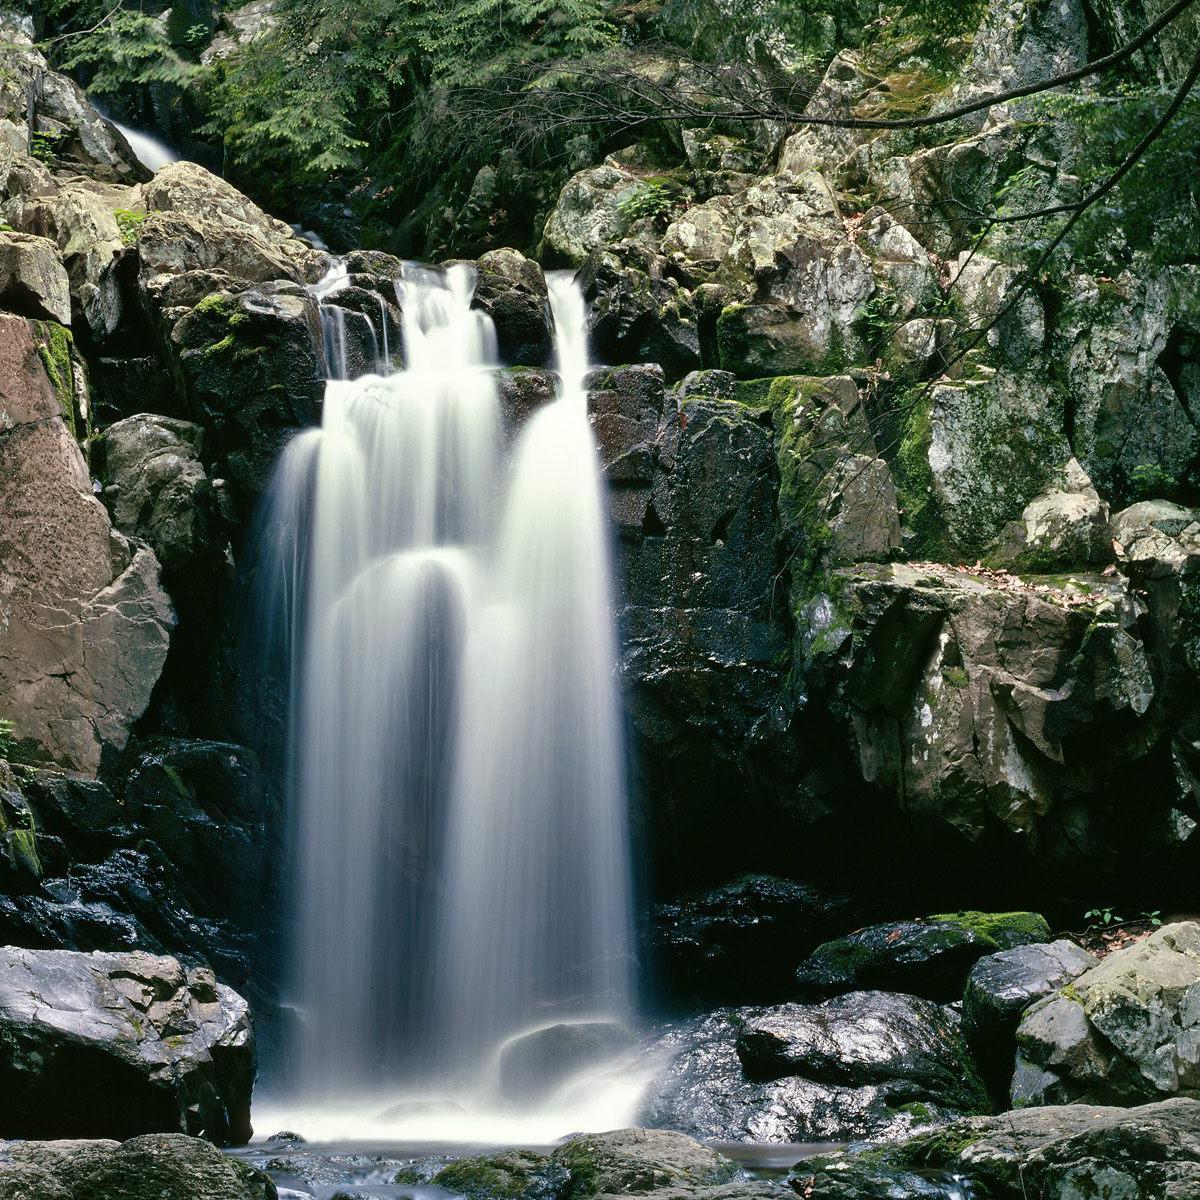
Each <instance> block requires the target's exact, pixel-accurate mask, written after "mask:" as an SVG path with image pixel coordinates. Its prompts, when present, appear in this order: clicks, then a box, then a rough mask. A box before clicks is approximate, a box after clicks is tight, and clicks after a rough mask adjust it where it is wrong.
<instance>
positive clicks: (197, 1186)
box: [0, 1133, 277, 1200]
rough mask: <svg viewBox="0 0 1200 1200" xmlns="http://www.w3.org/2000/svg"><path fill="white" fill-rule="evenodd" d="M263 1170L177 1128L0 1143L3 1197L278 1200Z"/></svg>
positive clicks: (35, 1199)
mask: <svg viewBox="0 0 1200 1200" xmlns="http://www.w3.org/2000/svg"><path fill="white" fill-rule="evenodd" d="M276 1195H277V1191H276V1188H275V1185H274V1183H272V1182H271V1180H270V1178H268V1176H267V1175H265V1174H264V1173H263V1172H262V1171H259V1170H258V1169H256V1168H255V1167H252V1166H250V1165H249V1164H248V1163H244V1162H241V1161H240V1160H238V1159H236V1158H230V1157H229V1156H228V1155H225V1154H222V1153H221V1151H220V1150H218V1149H217V1148H216V1147H215V1146H213V1145H212V1144H211V1143H209V1142H205V1141H201V1140H200V1139H199V1138H194V1137H187V1136H185V1135H183V1134H177V1133H158V1134H146V1135H144V1136H142V1137H135V1138H131V1139H130V1140H129V1141H127V1142H125V1143H124V1144H123V1145H120V1144H118V1143H117V1142H115V1141H54V1142H0V1197H2V1198H3V1200H275V1198H276Z"/></svg>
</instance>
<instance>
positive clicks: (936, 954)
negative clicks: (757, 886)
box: [795, 912, 1050, 1001]
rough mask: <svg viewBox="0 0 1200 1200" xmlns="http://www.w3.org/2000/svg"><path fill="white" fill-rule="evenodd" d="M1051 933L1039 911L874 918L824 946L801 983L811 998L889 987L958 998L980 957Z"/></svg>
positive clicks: (805, 967) (804, 967)
mask: <svg viewBox="0 0 1200 1200" xmlns="http://www.w3.org/2000/svg"><path fill="white" fill-rule="evenodd" d="M1049 936H1050V927H1049V926H1048V925H1047V924H1046V921H1045V918H1044V917H1041V916H1039V915H1038V914H1037V913H979V912H968V913H947V914H944V915H942V916H936V917H929V918H926V919H925V920H919V921H901V922H898V923H895V924H886V925H872V926H869V927H868V928H866V929H861V930H859V931H858V932H857V933H851V934H848V935H847V936H846V937H843V938H838V939H837V940H836V941H832V942H825V943H824V944H823V945H820V946H818V947H817V948H816V949H815V950H814V951H813V952H812V954H811V955H810V956H809V957H808V958H807V959H806V960H805V961H804V962H802V963H801V964H800V966H799V967H798V968H797V971H796V984H795V986H796V990H797V992H798V994H799V995H801V996H803V997H817V996H829V995H835V994H837V993H839V992H848V991H855V990H857V989H860V988H888V989H895V990H896V991H902V992H909V993H912V994H913V995H916V996H925V997H928V998H929V999H931V1000H939V1001H949V1000H956V999H958V997H959V996H961V995H962V988H963V983H964V981H965V979H966V977H967V972H968V971H970V969H971V967H972V965H973V964H974V963H975V962H976V961H977V960H978V959H979V958H982V957H983V956H984V955H987V954H994V953H995V952H996V951H997V950H1006V949H1009V948H1011V947H1013V946H1021V945H1025V944H1027V943H1030V942H1039V941H1045V940H1046V939H1047V938H1048V937H1049Z"/></svg>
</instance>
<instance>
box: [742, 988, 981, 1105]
mask: <svg viewBox="0 0 1200 1200" xmlns="http://www.w3.org/2000/svg"><path fill="white" fill-rule="evenodd" d="M737 1054H738V1058H739V1059H740V1060H741V1063H742V1067H743V1068H744V1070H745V1072H746V1075H747V1077H748V1078H750V1079H754V1080H758V1081H760V1082H767V1081H770V1080H774V1079H783V1078H786V1077H787V1076H789V1075H801V1076H804V1077H805V1078H807V1079H813V1080H817V1081H819V1082H823V1083H841V1084H846V1085H849V1086H852V1087H862V1086H863V1085H865V1084H884V1083H896V1082H899V1083H901V1084H903V1085H905V1086H908V1087H911V1088H912V1090H913V1093H914V1095H916V1094H918V1093H919V1094H920V1095H921V1096H923V1097H925V1098H927V1099H933V1100H935V1101H936V1102H938V1103H939V1104H941V1105H942V1106H944V1107H946V1108H952V1109H957V1110H959V1111H961V1112H971V1111H977V1110H980V1109H983V1108H986V1107H987V1098H986V1096H985V1094H984V1091H983V1087H982V1084H981V1082H980V1080H979V1077H978V1075H977V1074H976V1072H975V1067H974V1064H973V1063H972V1062H971V1058H970V1055H969V1053H968V1051H967V1047H966V1043H965V1042H964V1041H963V1039H962V1035H961V1033H960V1030H959V1022H958V1019H957V1017H955V1016H954V1015H953V1014H952V1013H950V1012H949V1011H948V1010H946V1009H944V1008H942V1006H941V1005H939V1004H935V1003H934V1002H933V1001H931V1000H922V999H920V998H919V997H916V996H906V995H898V994H895V993H892V992H851V993H849V994H847V995H845V996H838V997H836V998H834V999H832V1000H826V1001H825V1002H824V1003H822V1004H812V1005H804V1004H784V1005H781V1006H780V1007H778V1008H773V1009H768V1010H767V1011H766V1012H765V1013H762V1014H761V1015H759V1016H756V1017H751V1018H749V1019H748V1020H746V1022H745V1023H744V1024H743V1026H742V1028H741V1031H740V1032H739V1033H738V1038H737Z"/></svg>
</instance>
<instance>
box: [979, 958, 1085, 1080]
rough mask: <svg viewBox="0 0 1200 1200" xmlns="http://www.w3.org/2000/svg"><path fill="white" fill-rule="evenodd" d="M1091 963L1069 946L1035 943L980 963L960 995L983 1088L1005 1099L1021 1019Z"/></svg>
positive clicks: (1080, 973)
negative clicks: (981, 1075) (1036, 1002)
mask: <svg viewBox="0 0 1200 1200" xmlns="http://www.w3.org/2000/svg"><path fill="white" fill-rule="evenodd" d="M1095 965H1096V959H1095V958H1094V957H1093V956H1092V955H1091V954H1089V953H1088V952H1087V951H1086V950H1083V949H1081V948H1080V947H1079V946H1077V945H1075V943H1074V942H1069V941H1066V940H1065V939H1060V940H1059V941H1056V942H1046V943H1034V944H1031V945H1026V946H1017V947H1015V948H1013V949H1011V950H1001V951H1000V952H999V953H997V954H989V955H988V956H987V957H986V958H981V959H980V960H979V961H978V962H977V963H976V964H975V965H974V966H973V967H972V968H971V974H970V975H969V976H968V977H967V986H966V990H965V991H964V992H963V1008H962V1014H963V1034H964V1035H965V1036H966V1039H967V1044H968V1045H969V1046H970V1047H971V1051H972V1053H973V1054H974V1055H975V1061H976V1062H977V1063H978V1064H979V1067H980V1070H981V1071H982V1073H983V1075H984V1078H985V1080H986V1081H987V1084H988V1087H989V1089H990V1090H991V1092H992V1094H993V1095H994V1096H996V1097H997V1098H998V1099H1000V1100H1002V1101H1003V1100H1005V1099H1007V1096H1008V1089H1009V1084H1010V1083H1011V1082H1012V1069H1013V1058H1014V1056H1015V1054H1016V1049H1017V1038H1016V1035H1017V1025H1018V1024H1019V1023H1020V1020H1021V1014H1022V1013H1023V1012H1024V1011H1025V1010H1026V1009H1027V1008H1028V1007H1029V1006H1030V1005H1031V1004H1033V1003H1034V1002H1035V1001H1037V1000H1040V999H1042V997H1043V996H1048V995H1050V994H1051V993H1052V992H1056V991H1058V990H1059V989H1060V988H1062V987H1063V986H1064V985H1066V984H1068V983H1070V982H1071V981H1072V980H1073V979H1075V978H1076V977H1077V976H1079V975H1082V974H1083V973H1084V971H1087V970H1089V969H1090V968H1091V967H1094V966H1095Z"/></svg>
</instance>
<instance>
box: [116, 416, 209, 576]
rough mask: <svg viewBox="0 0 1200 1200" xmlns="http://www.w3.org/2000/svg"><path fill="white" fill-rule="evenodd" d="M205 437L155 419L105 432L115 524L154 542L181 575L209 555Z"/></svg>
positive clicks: (133, 420) (183, 424) (194, 428)
mask: <svg viewBox="0 0 1200 1200" xmlns="http://www.w3.org/2000/svg"><path fill="white" fill-rule="evenodd" d="M203 432H204V431H203V430H202V429H201V428H200V426H198V425H193V424H191V423H190V422H188V421H177V420H173V419H172V418H170V417H160V416H155V415H152V414H149V413H142V414H140V415H138V416H134V417H129V418H127V419H126V420H124V421H118V422H117V423H116V424H115V425H110V426H109V427H108V428H107V429H106V430H105V431H104V456H105V474H106V478H107V480H108V483H107V485H106V486H105V489H104V492H103V497H104V502H105V504H106V505H107V506H108V509H109V512H110V513H111V514H112V518H113V523H114V524H115V525H116V527H117V528H118V529H119V530H120V531H121V532H122V533H124V534H128V535H129V536H131V537H140V538H142V539H143V540H144V541H147V542H149V543H150V545H151V547H152V548H153V550H154V552H155V554H157V555H158V560H159V562H161V563H162V565H163V566H164V567H165V568H167V569H168V570H179V569H181V568H183V567H184V566H186V565H187V564H188V563H189V562H190V561H191V560H192V559H193V558H194V557H195V556H196V555H198V554H201V553H203V552H204V544H203V543H204V540H205V537H206V534H207V528H206V523H205V515H204V511H203V507H202V501H201V493H202V492H203V491H204V489H205V486H206V485H207V483H208V476H207V475H206V474H205V471H204V467H203V465H202V464H201V462H200V450H201V445H202V441H203Z"/></svg>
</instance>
